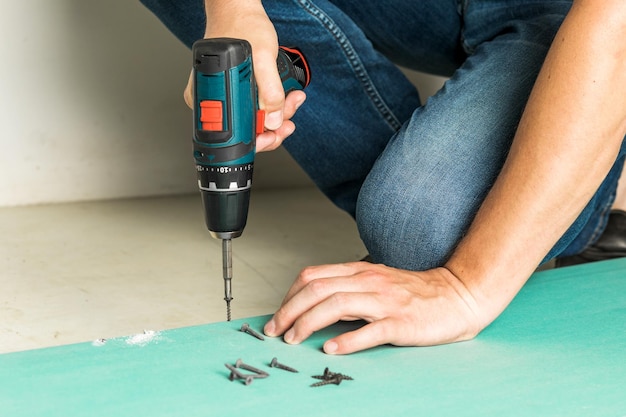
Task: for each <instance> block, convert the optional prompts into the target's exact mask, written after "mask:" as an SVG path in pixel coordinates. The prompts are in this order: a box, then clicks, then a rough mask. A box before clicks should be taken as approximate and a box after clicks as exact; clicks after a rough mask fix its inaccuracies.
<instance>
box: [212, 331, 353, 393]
mask: <svg viewBox="0 0 626 417" xmlns="http://www.w3.org/2000/svg"><path fill="white" fill-rule="evenodd" d="M240 330H241V331H242V332H244V333H248V334H249V335H252V336H254V337H256V338H257V339H259V340H265V337H263V335H262V334H260V333H258V332H257V331H255V330H254V329H252V328H251V327H250V325H249V324H248V323H243V324H242V325H241V329H240ZM224 365H226V367H227V368H228V369H229V370H230V376H229V378H228V379H230V380H231V381H234V380H235V379H239V380H242V381H243V382H244V383H245V384H246V385H250V384H251V383H252V381H254V380H255V379H256V378H267V377H268V376H269V374H268V373H267V372H265V371H262V370H260V369H258V368H255V367H253V366H250V365H247V364H245V363H243V362H242V361H241V359H237V362H235V366H233V365H231V364H228V363H226V364H224ZM269 366H270V368H278V369H283V370H285V371H289V372H298V371H297V370H295V369H294V368H292V367H290V366H287V365H283V364H282V363H280V362H278V359H276V358H273V359H272V361H271V362H270V364H269ZM240 369H245V370H247V371H250V372H252V373H251V374H243V373H241V371H240ZM313 378H315V379H319V380H320V381H319V382H316V383H314V384H311V386H312V387H321V386H322V385H328V384H335V385H339V384H341V381H351V380H353V378H352V377H351V376H348V375H344V374H342V373H339V372H331V371H329V370H328V368H326V369H324V373H323V374H322V375H313Z"/></svg>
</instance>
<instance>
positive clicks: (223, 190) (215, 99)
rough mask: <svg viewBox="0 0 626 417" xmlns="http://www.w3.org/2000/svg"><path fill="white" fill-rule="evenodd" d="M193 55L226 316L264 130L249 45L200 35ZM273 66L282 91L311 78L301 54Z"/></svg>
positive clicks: (204, 190)
mask: <svg viewBox="0 0 626 417" xmlns="http://www.w3.org/2000/svg"><path fill="white" fill-rule="evenodd" d="M192 54H193V74H192V79H193V97H194V106H193V155H194V159H195V163H196V170H197V173H198V186H199V189H200V193H201V196H202V203H203V207H204V217H205V221H206V225H207V228H208V229H209V232H210V233H211V235H212V236H213V237H214V238H217V239H222V252H223V253H222V256H223V269H224V271H223V272H224V299H225V300H226V306H227V318H228V320H230V302H231V300H232V288H231V279H232V246H231V239H233V238H236V237H239V236H241V234H242V233H243V229H244V228H245V226H246V222H247V218H248V207H249V204H250V190H251V186H252V173H253V167H254V155H255V143H256V141H255V139H256V135H257V134H259V133H261V132H262V131H263V119H264V113H263V112H262V111H260V110H259V105H258V94H257V86H256V81H255V78H254V68H253V63H252V49H251V47H250V44H249V43H248V42H247V41H245V40H241V39H232V38H216V39H201V40H199V41H197V42H195V43H194V45H193V47H192ZM277 67H278V71H279V74H280V76H281V80H282V82H283V88H284V89H285V92H286V93H288V92H289V91H292V90H295V89H302V88H304V87H305V86H306V85H307V84H308V82H309V79H310V75H309V70H308V66H307V64H306V61H305V59H304V57H303V55H302V54H301V53H300V51H298V50H297V49H294V48H282V47H281V49H280V50H279V54H278V59H277Z"/></svg>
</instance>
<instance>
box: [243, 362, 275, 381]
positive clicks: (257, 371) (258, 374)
mask: <svg viewBox="0 0 626 417" xmlns="http://www.w3.org/2000/svg"><path fill="white" fill-rule="evenodd" d="M235 368H241V369H245V370H246V371H250V372H254V373H255V374H256V375H253V377H254V378H266V377H268V376H270V374H268V373H267V372H265V371H262V370H260V369H258V368H255V367H254V366H251V365H248V364H245V363H243V361H242V360H241V359H237V362H235Z"/></svg>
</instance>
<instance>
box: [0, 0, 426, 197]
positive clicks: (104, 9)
mask: <svg viewBox="0 0 626 417" xmlns="http://www.w3.org/2000/svg"><path fill="white" fill-rule="evenodd" d="M0 39H2V42H0V57H1V59H2V65H1V66H0V94H1V98H0V206H12V205H26V204H39V203H50V202H64V201H77V200H93V199H107V198H120V197H131V196H148V195H161V194H176V193H186V192H194V191H195V189H196V184H195V173H194V167H193V163H192V159H191V144H190V134H191V133H190V127H189V126H190V122H189V118H190V112H189V110H188V109H187V107H186V106H185V104H184V102H183V100H182V90H183V88H184V85H185V82H186V79H187V76H188V74H189V59H190V58H189V51H188V50H187V49H186V48H185V47H184V46H183V45H182V44H181V43H180V42H179V41H178V40H176V39H175V38H174V37H173V36H171V35H170V34H169V33H168V32H167V30H166V29H165V28H164V27H163V26H162V25H161V23H160V22H158V21H157V19H156V18H154V17H153V16H152V15H151V14H150V13H149V12H148V11H147V10H145V9H144V8H143V6H141V4H140V3H139V2H138V1H132V0H131V1H129V0H108V1H100V0H54V1H50V0H24V1H20V2H17V1H10V0H0ZM437 83H438V80H437V79H434V81H432V80H430V79H427V80H426V84H427V85H426V90H427V91H429V89H430V90H431V91H433V90H434V89H436V87H429V86H431V85H437ZM257 161H258V163H257V165H256V169H255V177H256V178H255V186H256V187H258V188H262V187H264V186H265V187H267V186H275V185H280V186H293V185H308V184H310V183H309V180H308V179H307V178H306V176H305V175H304V174H303V173H302V172H301V170H300V169H299V168H298V167H297V166H296V165H295V164H294V163H293V162H292V161H291V159H289V158H288V156H287V155H286V153H285V152H284V151H280V152H273V153H269V154H268V153H264V154H261V155H259V157H258V158H257ZM286 172H288V175H285V173H286Z"/></svg>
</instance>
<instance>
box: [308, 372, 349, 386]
mask: <svg viewBox="0 0 626 417" xmlns="http://www.w3.org/2000/svg"><path fill="white" fill-rule="evenodd" d="M313 378H315V379H321V381H320V382H316V383H314V384H311V386H312V387H321V386H322V385H328V384H335V385H339V384H341V381H352V380H353V379H354V378H352V377H351V376H348V375H344V374H341V373H339V372H331V371H329V370H328V368H326V369H324V373H323V374H322V375H313Z"/></svg>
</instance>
